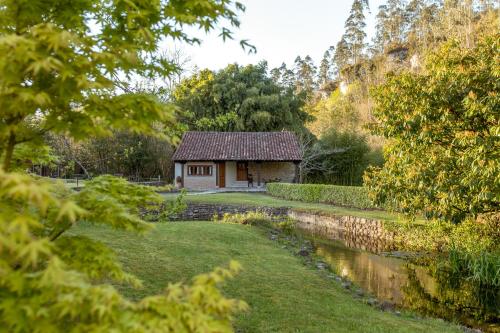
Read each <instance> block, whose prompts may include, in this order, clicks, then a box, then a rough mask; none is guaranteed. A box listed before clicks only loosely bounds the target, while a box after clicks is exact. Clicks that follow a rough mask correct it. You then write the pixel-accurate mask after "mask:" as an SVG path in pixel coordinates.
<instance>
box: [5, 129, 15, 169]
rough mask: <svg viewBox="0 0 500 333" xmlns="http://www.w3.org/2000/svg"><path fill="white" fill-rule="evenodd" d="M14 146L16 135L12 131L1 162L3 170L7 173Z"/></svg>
mask: <svg viewBox="0 0 500 333" xmlns="http://www.w3.org/2000/svg"><path fill="white" fill-rule="evenodd" d="M15 145H16V135H15V134H14V131H13V130H11V131H10V135H9V141H8V142H7V148H6V149H5V159H4V161H3V169H4V171H5V172H8V171H9V169H10V164H11V161H12V154H13V153H14V147H15Z"/></svg>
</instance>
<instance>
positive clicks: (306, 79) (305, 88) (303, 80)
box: [294, 55, 317, 95]
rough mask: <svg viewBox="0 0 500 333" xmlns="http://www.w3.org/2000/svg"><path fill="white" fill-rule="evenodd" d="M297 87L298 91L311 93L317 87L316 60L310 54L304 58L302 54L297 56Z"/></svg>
mask: <svg viewBox="0 0 500 333" xmlns="http://www.w3.org/2000/svg"><path fill="white" fill-rule="evenodd" d="M294 69H295V70H294V72H295V82H296V83H295V87H296V91H297V92H299V93H300V92H305V93H306V94H308V95H309V94H311V93H312V92H313V91H314V90H315V89H316V80H315V77H316V71H317V68H316V66H315V65H314V61H313V60H312V58H311V57H310V56H308V55H307V56H306V57H305V58H304V59H302V58H301V57H300V56H298V57H297V58H295V68H294Z"/></svg>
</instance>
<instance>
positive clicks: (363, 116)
mask: <svg viewBox="0 0 500 333" xmlns="http://www.w3.org/2000/svg"><path fill="white" fill-rule="evenodd" d="M368 6H369V4H368V1H366V0H354V1H353V3H352V8H351V12H350V14H349V16H348V18H347V20H346V22H345V33H344V34H343V35H342V37H341V39H340V40H339V41H325V42H326V43H328V42H330V43H331V44H332V45H333V46H330V47H328V48H327V49H326V51H325V53H324V56H323V58H322V59H321V61H320V63H319V64H315V63H314V61H313V59H312V58H311V57H310V56H308V55H305V56H303V55H300V56H297V57H296V59H295V62H294V64H293V66H291V67H289V66H287V65H286V64H285V63H283V64H282V65H281V66H279V67H277V68H272V69H269V68H268V66H267V63H266V62H265V61H263V62H261V63H259V64H256V65H248V66H240V65H237V64H231V65H228V66H227V67H226V68H224V69H222V70H219V71H211V70H201V71H197V72H195V73H194V74H193V75H191V76H189V77H186V78H184V79H183V80H180V81H178V82H175V84H170V85H169V86H171V87H173V88H171V90H169V91H167V92H161V91H160V92H161V93H162V94H160V95H162V96H163V100H164V102H165V103H173V104H174V105H175V106H176V107H177V109H178V111H179V117H178V119H179V123H180V125H181V126H180V128H178V130H177V132H176V134H177V135H176V136H177V137H178V136H179V135H180V133H182V131H183V130H186V129H189V130H201V131H280V130H291V131H294V132H296V133H297V134H298V136H299V138H300V141H301V144H302V146H303V150H304V162H303V163H302V168H301V176H302V181H304V182H315V183H331V184H339V185H360V184H362V183H363V178H362V177H363V173H364V171H365V170H366V168H367V167H368V166H370V165H371V166H379V167H380V166H381V165H382V164H383V163H384V158H383V156H382V151H383V147H384V145H385V139H384V138H383V136H381V135H379V133H372V132H371V131H370V129H369V128H368V127H369V125H370V124H371V123H372V122H373V121H374V120H375V118H374V114H373V110H374V105H375V101H374V99H373V98H372V95H371V92H372V91H373V88H374V87H376V86H378V85H380V84H382V83H384V82H385V80H386V75H387V74H388V73H394V74H398V73H402V72H404V71H411V72H413V73H420V72H422V71H424V70H425V69H424V68H423V64H424V62H425V58H426V57H427V55H428V54H429V53H430V52H432V51H433V50H436V49H438V48H439V47H440V46H441V45H443V44H444V43H446V42H447V41H450V40H455V41H457V43H458V44H459V45H460V46H461V47H463V48H465V49H470V48H473V47H474V46H475V45H476V44H477V42H478V39H479V36H483V35H487V34H491V32H494V31H497V30H498V12H497V11H496V9H497V7H495V3H494V1H479V0H478V1H472V0H462V1H434V0H411V1H410V0H389V1H387V3H386V4H384V5H382V6H380V7H379V8H378V9H373V8H372V9H371V10H372V11H374V10H376V12H377V15H376V21H377V23H376V34H375V36H374V37H373V39H372V40H371V41H368V40H367V38H366V32H365V30H366V23H365V15H366V13H367V12H368V10H370V9H369V7H368ZM150 90H151V89H150ZM151 91H152V92H154V93H158V91H156V90H155V89H153V90H151ZM174 143H175V141H174ZM80 145H82V144H80ZM59 150H60V149H59ZM173 150H174V146H173V145H172V143H167V142H165V143H164V145H163V146H162V143H161V142H158V141H155V140H149V139H147V138H146V137H144V136H142V137H138V136H136V135H133V134H127V133H116V134H115V135H113V136H112V137H110V138H105V139H100V140H99V141H95V140H93V139H91V140H89V141H88V144H83V147H82V146H79V147H75V149H73V151H72V152H65V153H63V155H64V157H63V158H60V160H77V161H78V162H79V163H78V162H77V163H75V162H73V164H77V168H76V169H77V171H75V170H73V171H72V172H78V173H82V167H79V166H78V164H82V166H83V167H84V168H85V169H86V170H89V172H90V173H93V174H99V173H103V172H109V173H119V174H125V175H129V176H133V177H135V178H147V177H157V176H158V175H160V176H162V177H170V176H171V166H169V163H168V160H169V156H170V155H171V152H172V151H173ZM60 153H61V152H60V151H59V152H58V154H60ZM77 157H78V158H77ZM67 165H72V164H71V163H70V164H67Z"/></svg>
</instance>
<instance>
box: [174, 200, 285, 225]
mask: <svg viewBox="0 0 500 333" xmlns="http://www.w3.org/2000/svg"><path fill="white" fill-rule="evenodd" d="M288 210H289V208H288V207H255V206H236V205H221V204H205V203H187V209H186V210H185V211H184V212H182V213H181V214H179V215H177V216H174V217H171V220H173V221H210V220H212V219H213V217H214V215H215V214H217V216H218V217H222V216H223V215H224V214H226V213H227V214H235V213H239V214H242V213H246V212H255V211H257V212H262V213H265V214H267V215H269V216H283V215H287V213H288Z"/></svg>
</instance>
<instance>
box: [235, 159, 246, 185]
mask: <svg viewBox="0 0 500 333" xmlns="http://www.w3.org/2000/svg"><path fill="white" fill-rule="evenodd" d="M236 180H238V181H245V180H248V164H247V162H238V163H236Z"/></svg>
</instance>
